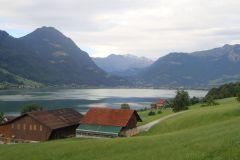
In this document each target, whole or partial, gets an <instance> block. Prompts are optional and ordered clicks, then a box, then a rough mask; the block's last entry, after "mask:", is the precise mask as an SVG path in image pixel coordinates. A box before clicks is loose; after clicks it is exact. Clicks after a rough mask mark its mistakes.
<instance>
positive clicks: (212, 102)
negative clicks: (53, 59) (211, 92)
mask: <svg viewBox="0 0 240 160" xmlns="http://www.w3.org/2000/svg"><path fill="white" fill-rule="evenodd" d="M216 105H219V103H217V102H216V101H215V100H214V98H213V97H207V99H205V103H204V104H202V107H207V106H216Z"/></svg>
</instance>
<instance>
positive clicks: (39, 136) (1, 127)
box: [0, 108, 82, 143]
mask: <svg viewBox="0 0 240 160" xmlns="http://www.w3.org/2000/svg"><path fill="white" fill-rule="evenodd" d="M81 118H82V114H80V113H79V112H77V111H75V110H74V109H71V108H63V109H55V110H47V111H38V112H29V113H26V114H23V115H21V116H19V117H17V118H14V119H11V120H9V121H7V122H5V123H3V124H0V139H2V140H3V141H4V142H5V143H9V142H12V141H14V142H29V141H47V140H52V139H59V138H65V137H72V136H75V130H76V128H77V127H78V126H79V121H80V119H81Z"/></svg>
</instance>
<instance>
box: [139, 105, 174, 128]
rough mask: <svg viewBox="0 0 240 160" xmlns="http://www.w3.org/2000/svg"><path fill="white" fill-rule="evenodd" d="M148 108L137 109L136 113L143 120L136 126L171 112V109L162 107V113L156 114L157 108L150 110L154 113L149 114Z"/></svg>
mask: <svg viewBox="0 0 240 160" xmlns="http://www.w3.org/2000/svg"><path fill="white" fill-rule="evenodd" d="M149 111H150V110H147V111H139V112H138V114H139V116H140V117H141V119H142V120H143V122H140V123H138V126H141V125H144V124H146V123H149V122H151V121H154V120H156V119H159V118H161V117H164V116H166V115H169V114H172V113H173V112H172V110H171V109H164V110H162V113H161V114H158V113H157V111H158V110H152V111H154V112H155V113H156V114H155V115H153V116H149V115H148V113H149Z"/></svg>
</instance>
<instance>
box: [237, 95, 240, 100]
mask: <svg viewBox="0 0 240 160" xmlns="http://www.w3.org/2000/svg"><path fill="white" fill-rule="evenodd" d="M237 101H238V102H240V94H238V96H237Z"/></svg>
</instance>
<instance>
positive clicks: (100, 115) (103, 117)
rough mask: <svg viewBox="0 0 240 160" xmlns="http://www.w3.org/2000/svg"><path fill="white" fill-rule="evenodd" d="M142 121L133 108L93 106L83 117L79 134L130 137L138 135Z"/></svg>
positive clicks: (78, 130) (78, 129)
mask: <svg viewBox="0 0 240 160" xmlns="http://www.w3.org/2000/svg"><path fill="white" fill-rule="evenodd" d="M137 122H142V120H141V118H140V117H139V115H138V113H137V112H136V111H135V110H132V109H111V108H91V109H90V110H89V111H88V112H87V113H86V115H85V116H84V117H83V118H82V119H81V121H80V125H79V127H78V128H77V130H76V132H77V135H78V136H104V137H119V136H122V137H129V136H133V135H136V134H137V133H138V130H137V129H136V126H137Z"/></svg>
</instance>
